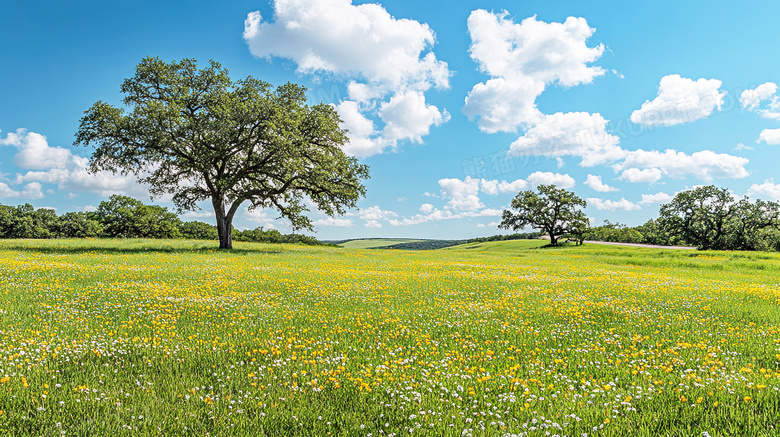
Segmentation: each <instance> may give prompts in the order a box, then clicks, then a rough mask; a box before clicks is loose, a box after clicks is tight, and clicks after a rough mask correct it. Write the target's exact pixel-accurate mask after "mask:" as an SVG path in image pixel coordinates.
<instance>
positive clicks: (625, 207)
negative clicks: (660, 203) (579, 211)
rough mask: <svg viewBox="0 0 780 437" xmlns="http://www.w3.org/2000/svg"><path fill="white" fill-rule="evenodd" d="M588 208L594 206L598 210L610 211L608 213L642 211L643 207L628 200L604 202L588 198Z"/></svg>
mask: <svg viewBox="0 0 780 437" xmlns="http://www.w3.org/2000/svg"><path fill="white" fill-rule="evenodd" d="M587 201H588V206H594V207H595V208H596V209H601V210H608V211H618V210H620V211H635V210H637V209H641V208H642V207H641V206H639V205H637V204H635V203H632V202H629V201H628V200H626V199H620V200H617V201H616V200H602V199H597V198H594V197H590V198H588V200H587Z"/></svg>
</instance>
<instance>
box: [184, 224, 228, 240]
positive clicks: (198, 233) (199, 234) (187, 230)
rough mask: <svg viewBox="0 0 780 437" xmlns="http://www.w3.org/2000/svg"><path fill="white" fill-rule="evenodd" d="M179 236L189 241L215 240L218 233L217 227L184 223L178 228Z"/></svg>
mask: <svg viewBox="0 0 780 437" xmlns="http://www.w3.org/2000/svg"><path fill="white" fill-rule="evenodd" d="M179 228H180V229H181V235H182V236H183V237H184V238H187V239H191V240H217V239H219V233H218V232H217V227H216V226H214V225H210V224H208V223H203V222H198V221H194V222H184V223H182V224H181V226H180V227H179Z"/></svg>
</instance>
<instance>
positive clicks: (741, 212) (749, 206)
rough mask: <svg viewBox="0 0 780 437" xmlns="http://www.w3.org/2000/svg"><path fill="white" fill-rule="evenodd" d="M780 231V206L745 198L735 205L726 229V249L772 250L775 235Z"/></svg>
mask: <svg viewBox="0 0 780 437" xmlns="http://www.w3.org/2000/svg"><path fill="white" fill-rule="evenodd" d="M777 230H780V205H778V204H777V203H776V202H765V201H763V200H756V201H755V202H750V200H749V199H748V198H747V197H745V198H743V199H742V200H740V201H739V202H737V204H736V205H735V208H734V209H733V214H732V217H731V220H729V222H728V225H727V227H726V248H728V249H730V250H769V249H772V240H773V237H774V235H773V234H774V233H773V232H772V231H777Z"/></svg>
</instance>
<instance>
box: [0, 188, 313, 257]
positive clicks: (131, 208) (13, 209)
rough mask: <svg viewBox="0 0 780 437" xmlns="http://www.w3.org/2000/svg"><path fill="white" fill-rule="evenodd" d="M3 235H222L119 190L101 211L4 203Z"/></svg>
mask: <svg viewBox="0 0 780 437" xmlns="http://www.w3.org/2000/svg"><path fill="white" fill-rule="evenodd" d="M0 238H174V239H175V238H185V239H194V240H217V239H218V234H217V227H216V226H214V225H210V224H208V223H203V222H199V221H191V222H183V221H182V220H181V219H180V218H179V217H178V216H177V215H176V214H175V213H173V212H171V211H169V210H168V208H166V207H163V206H158V205H146V204H144V203H143V202H141V201H139V200H136V199H133V198H131V197H127V196H119V195H114V196H111V197H110V198H109V199H108V200H105V201H103V202H100V205H99V206H98V207H97V210H96V211H90V212H66V213H64V214H62V215H57V213H56V212H54V210H51V209H47V208H38V209H35V208H34V207H33V206H32V205H30V204H28V203H26V204H24V205H19V206H7V205H0ZM233 239H234V240H235V241H253V242H260V243H292V244H307V245H323V244H324V243H322V242H320V241H319V240H317V239H316V238H314V237H309V236H306V235H297V234H287V235H285V234H282V233H281V232H279V231H277V230H275V229H274V230H269V231H265V230H263V228H262V227H261V228H257V229H254V230H245V231H239V230H233Z"/></svg>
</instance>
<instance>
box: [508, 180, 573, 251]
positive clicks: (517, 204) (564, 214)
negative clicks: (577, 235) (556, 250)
mask: <svg viewBox="0 0 780 437" xmlns="http://www.w3.org/2000/svg"><path fill="white" fill-rule="evenodd" d="M537 191H538V193H535V192H533V191H530V190H529V191H521V192H520V193H518V195H517V196H515V198H514V199H512V204H511V206H512V209H514V210H516V211H517V213H513V212H512V211H509V210H506V211H504V213H503V215H502V220H501V224H500V225H499V226H498V227H499V228H501V229H512V230H515V231H518V230H520V229H522V228H524V227H526V226H530V227H532V228H534V229H538V230H540V231H542V232H544V233H545V234H547V235H549V236H550V245H551V246H556V245H557V244H558V237H560V236H561V235H564V234H567V233H569V232H570V231H571V230H572V229H573V228H574V227H575V225H580V224H581V223H582V222H583V221H587V217H585V213H584V212H582V210H580V209H579V207H583V208H584V207H586V206H587V205H588V204H587V202H585V201H584V200H582V199H580V198H579V197H577V195H575V194H574V193H573V192H571V191H566V190H564V189H560V188H556V187H555V185H539V187H538V188H537Z"/></svg>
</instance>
